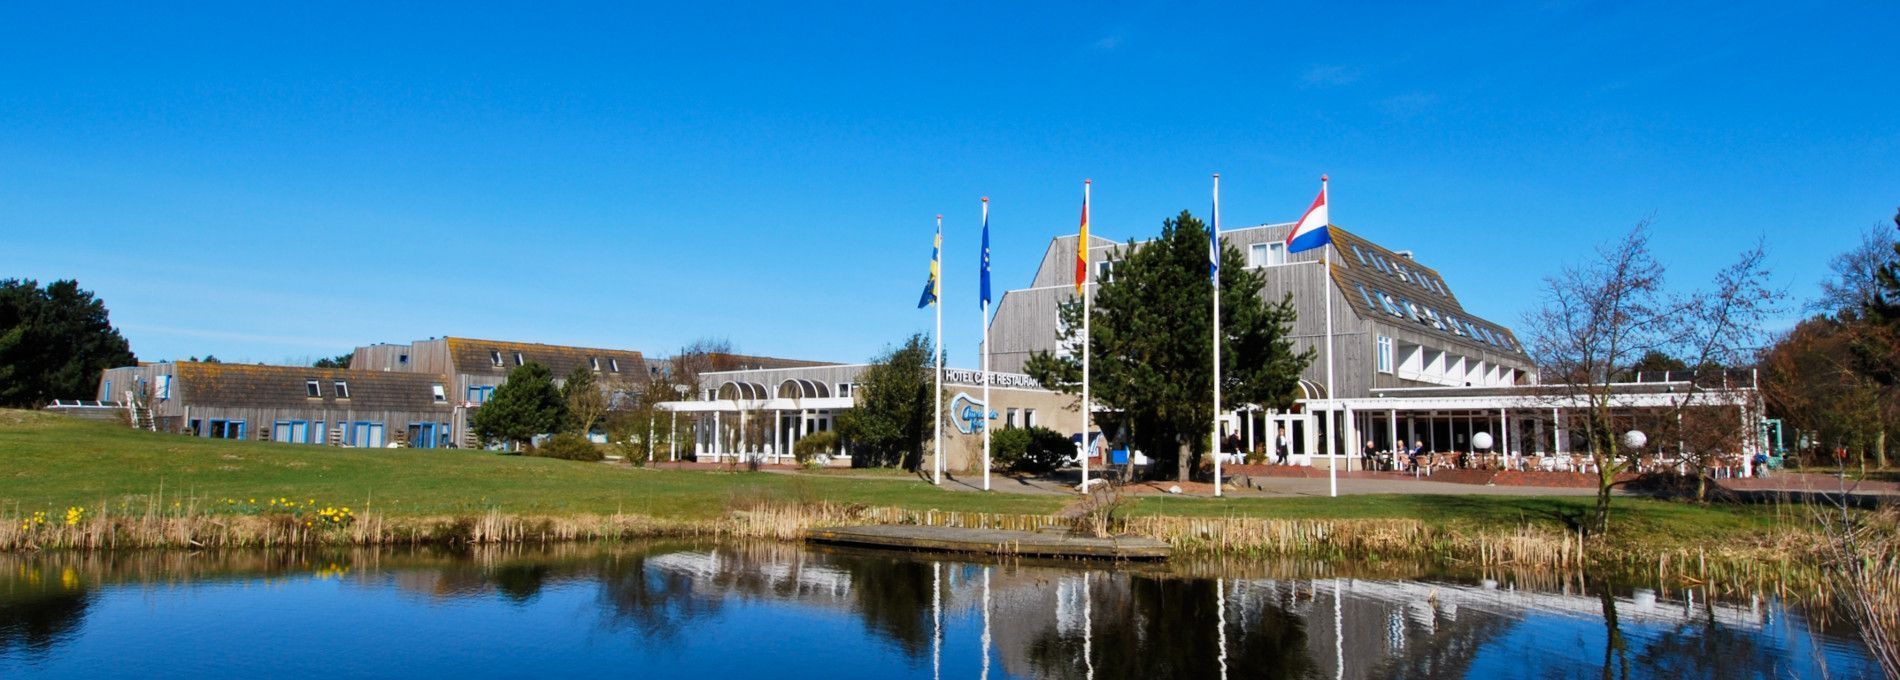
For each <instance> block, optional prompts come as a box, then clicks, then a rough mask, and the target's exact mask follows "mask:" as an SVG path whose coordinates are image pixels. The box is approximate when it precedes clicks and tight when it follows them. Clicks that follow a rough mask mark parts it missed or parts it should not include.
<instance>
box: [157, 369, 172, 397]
mask: <svg viewBox="0 0 1900 680" xmlns="http://www.w3.org/2000/svg"><path fill="white" fill-rule="evenodd" d="M158 398H160V399H170V398H172V377H171V376H169V375H161V376H158Z"/></svg>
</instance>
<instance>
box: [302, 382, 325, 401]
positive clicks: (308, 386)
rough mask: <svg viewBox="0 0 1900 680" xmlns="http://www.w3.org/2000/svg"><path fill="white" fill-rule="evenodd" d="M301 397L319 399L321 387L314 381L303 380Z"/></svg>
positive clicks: (321, 391)
mask: <svg viewBox="0 0 1900 680" xmlns="http://www.w3.org/2000/svg"><path fill="white" fill-rule="evenodd" d="M303 396H306V397H321V396H323V387H322V386H321V385H319V384H318V383H317V381H316V380H315V379H311V380H305V381H303Z"/></svg>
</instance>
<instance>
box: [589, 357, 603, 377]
mask: <svg viewBox="0 0 1900 680" xmlns="http://www.w3.org/2000/svg"><path fill="white" fill-rule="evenodd" d="M587 367H588V368H590V369H593V371H594V372H595V373H599V372H600V357H587Z"/></svg>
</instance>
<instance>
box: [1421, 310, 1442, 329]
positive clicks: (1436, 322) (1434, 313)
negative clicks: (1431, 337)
mask: <svg viewBox="0 0 1900 680" xmlns="http://www.w3.org/2000/svg"><path fill="white" fill-rule="evenodd" d="M1425 316H1428V317H1431V320H1432V327H1433V328H1437V329H1438V330H1441V331H1442V330H1445V322H1444V321H1441V320H1440V319H1439V318H1438V310H1436V309H1432V308H1430V307H1426V308H1425Z"/></svg>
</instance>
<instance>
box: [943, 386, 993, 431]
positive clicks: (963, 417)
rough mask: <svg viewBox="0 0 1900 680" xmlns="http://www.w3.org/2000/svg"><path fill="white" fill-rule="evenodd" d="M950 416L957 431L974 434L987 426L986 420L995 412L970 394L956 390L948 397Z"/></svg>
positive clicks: (991, 417)
mask: <svg viewBox="0 0 1900 680" xmlns="http://www.w3.org/2000/svg"><path fill="white" fill-rule="evenodd" d="M986 412H987V413H986ZM950 417H951V418H952V419H954V421H955V423H956V426H957V431H958V432H962V433H964V434H976V433H978V432H981V431H983V429H984V428H985V427H988V423H987V421H990V420H994V419H995V418H996V412H995V411H990V410H989V409H988V408H987V407H986V406H985V405H984V404H983V402H981V401H977V400H976V399H972V398H971V397H970V395H968V394H965V393H962V392H958V393H957V396H955V397H953V398H951V399H950Z"/></svg>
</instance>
